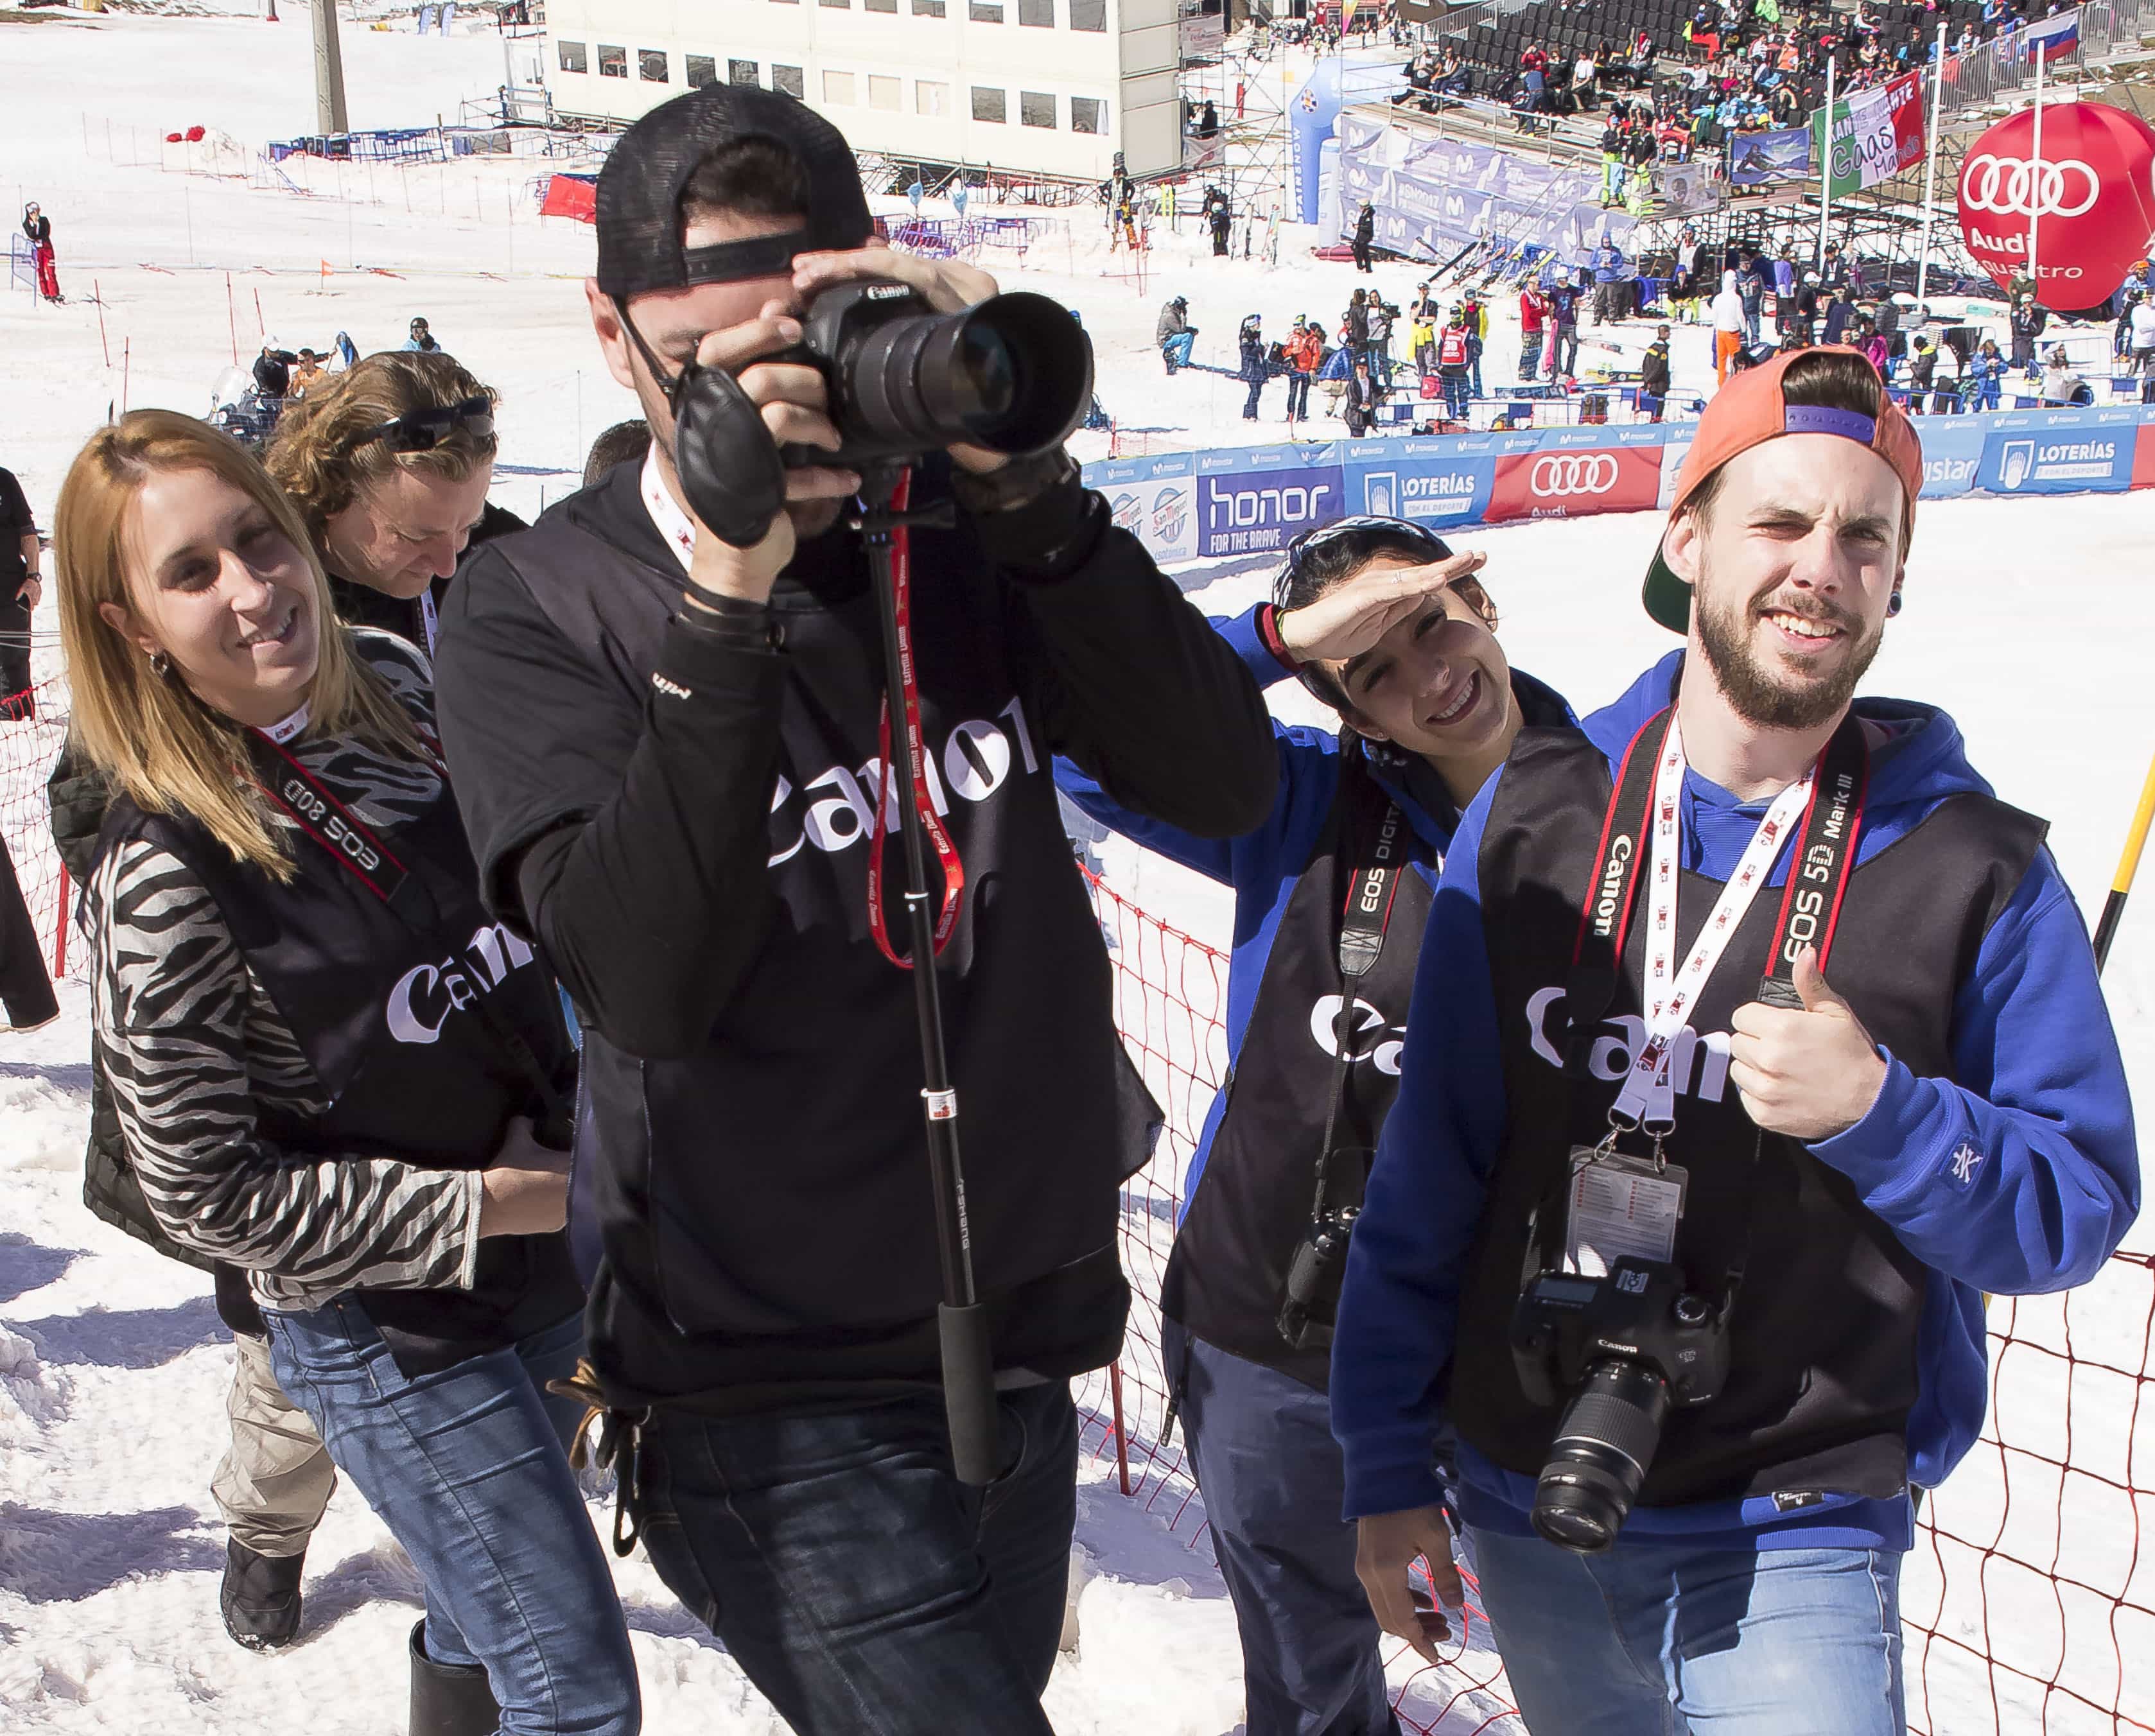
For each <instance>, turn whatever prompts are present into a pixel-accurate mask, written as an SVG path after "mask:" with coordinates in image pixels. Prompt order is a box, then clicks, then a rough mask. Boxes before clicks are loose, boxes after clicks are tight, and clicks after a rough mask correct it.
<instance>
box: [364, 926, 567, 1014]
mask: <svg viewBox="0 0 2155 1736" xmlns="http://www.w3.org/2000/svg"><path fill="white" fill-rule="evenodd" d="M533 957H535V954H534V953H533V952H532V950H531V948H530V947H528V946H526V945H525V943H524V942H522V941H520V940H519V939H518V938H517V937H515V936H514V934H512V933H511V932H509V930H508V929H506V928H504V927H502V926H501V925H500V924H499V922H489V924H488V925H487V926H486V927H484V928H482V929H480V930H479V932H477V933H476V934H474V935H473V936H472V937H471V943H470V944H469V945H468V946H467V947H465V948H464V949H463V952H462V953H461V954H458V955H454V956H452V957H448V958H444V959H443V960H442V961H441V962H440V963H438V964H422V965H417V966H414V967H413V968H412V969H410V970H408V971H407V972H405V973H404V974H403V975H402V976H401V977H399V978H397V986H396V987H395V988H392V989H391V990H390V991H389V1013H388V1020H389V1034H390V1035H391V1036H392V1037H394V1038H395V1039H397V1041H398V1042H399V1043H433V1042H436V1041H438V1039H440V1037H441V1034H442V1027H443V1025H445V1024H448V1022H449V1015H450V1014H452V1013H458V1012H462V1011H463V1009H464V1008H466V1007H468V1006H470V1005H471V1004H472V1003H473V1002H474V1001H476V1000H477V999H478V998H479V997H480V996H481V995H482V994H484V993H486V992H487V991H488V990H489V989H490V988H499V987H500V986H501V984H502V982H503V979H504V978H506V977H507V976H508V975H509V973H510V972H511V971H513V970H517V969H520V968H522V967H523V966H525V965H527V964H529V963H530V962H531V961H532V959H533ZM474 977H477V978H480V980H479V981H477V982H474V981H473V978H474Z"/></svg>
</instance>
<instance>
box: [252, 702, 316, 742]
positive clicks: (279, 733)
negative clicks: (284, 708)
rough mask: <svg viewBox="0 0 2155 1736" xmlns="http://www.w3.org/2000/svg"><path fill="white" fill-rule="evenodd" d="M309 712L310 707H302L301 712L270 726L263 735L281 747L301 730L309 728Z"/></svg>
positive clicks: (298, 711)
mask: <svg viewBox="0 0 2155 1736" xmlns="http://www.w3.org/2000/svg"><path fill="white" fill-rule="evenodd" d="M308 710H309V707H307V706H305V705H303V706H301V707H299V710H297V711H296V712H293V713H292V714H291V716H290V717H285V718H283V719H281V720H280V721H279V722H275V723H272V724H270V725H269V727H268V728H265V729H264V730H263V732H262V733H263V734H264V735H266V736H268V737H269V739H270V740H271V741H273V742H275V743H279V745H282V744H283V743H285V742H289V740H291V739H292V738H293V737H294V736H295V735H297V734H298V733H299V732H300V731H301V730H303V729H305V728H306V727H307V712H308Z"/></svg>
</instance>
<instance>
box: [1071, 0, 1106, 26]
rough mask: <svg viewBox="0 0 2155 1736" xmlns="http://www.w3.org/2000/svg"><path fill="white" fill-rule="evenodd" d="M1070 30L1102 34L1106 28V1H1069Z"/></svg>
mask: <svg viewBox="0 0 2155 1736" xmlns="http://www.w3.org/2000/svg"><path fill="white" fill-rule="evenodd" d="M1070 28H1072V30H1098V31H1102V32H1104V31H1105V30H1106V29H1107V28H1108V0H1070Z"/></svg>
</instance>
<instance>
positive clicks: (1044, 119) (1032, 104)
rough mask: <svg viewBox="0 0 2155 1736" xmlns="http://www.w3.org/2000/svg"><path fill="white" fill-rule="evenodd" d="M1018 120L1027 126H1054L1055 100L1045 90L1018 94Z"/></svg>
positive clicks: (1024, 91)
mask: <svg viewBox="0 0 2155 1736" xmlns="http://www.w3.org/2000/svg"><path fill="white" fill-rule="evenodd" d="M1017 118H1018V120H1020V121H1021V123H1022V124H1023V125H1026V126H1053V125H1055V99H1054V98H1053V97H1052V96H1050V95H1049V94H1047V92H1046V91H1045V90H1021V91H1020V92H1018V94H1017Z"/></svg>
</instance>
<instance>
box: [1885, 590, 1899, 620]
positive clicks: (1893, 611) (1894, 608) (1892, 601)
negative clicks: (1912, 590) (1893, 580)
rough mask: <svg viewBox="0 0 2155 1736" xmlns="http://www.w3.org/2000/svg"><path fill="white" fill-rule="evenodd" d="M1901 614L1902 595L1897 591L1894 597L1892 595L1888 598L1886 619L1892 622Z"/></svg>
mask: <svg viewBox="0 0 2155 1736" xmlns="http://www.w3.org/2000/svg"><path fill="white" fill-rule="evenodd" d="M1900 612H1901V593H1900V592H1898V591H1895V592H1894V593H1893V595H1891V596H1890V597H1888V598H1886V619H1887V620H1891V619H1892V618H1893V616H1895V615H1898V614H1899V613H1900Z"/></svg>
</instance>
